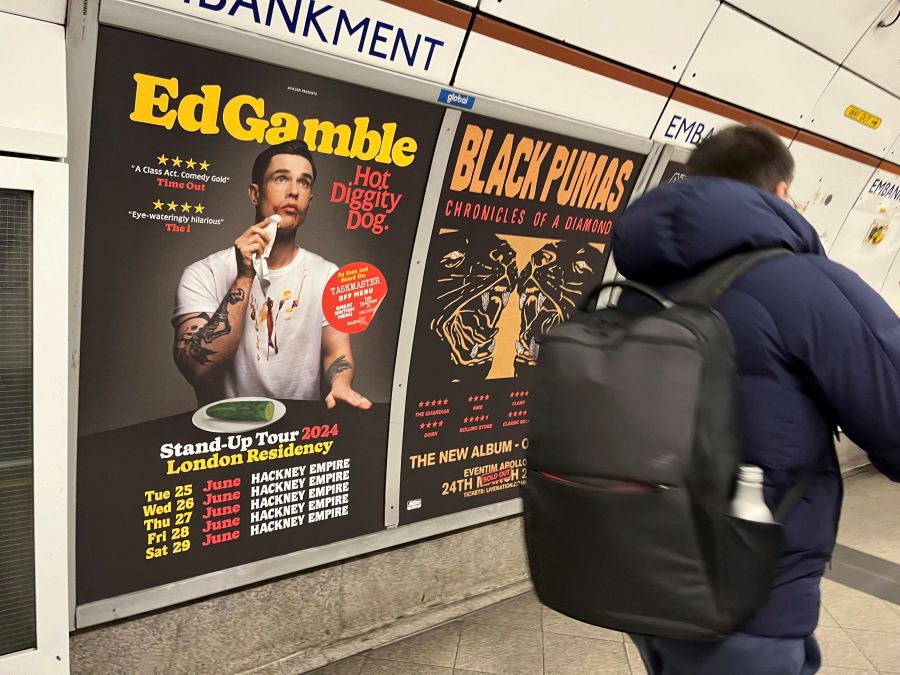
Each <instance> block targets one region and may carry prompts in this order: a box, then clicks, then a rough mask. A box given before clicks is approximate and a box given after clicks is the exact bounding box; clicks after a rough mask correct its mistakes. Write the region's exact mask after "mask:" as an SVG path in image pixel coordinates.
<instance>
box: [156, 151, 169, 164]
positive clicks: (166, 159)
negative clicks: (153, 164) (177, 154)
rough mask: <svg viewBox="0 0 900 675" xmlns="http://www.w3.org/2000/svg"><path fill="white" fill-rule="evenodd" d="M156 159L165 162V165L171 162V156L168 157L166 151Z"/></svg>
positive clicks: (161, 162)
mask: <svg viewBox="0 0 900 675" xmlns="http://www.w3.org/2000/svg"><path fill="white" fill-rule="evenodd" d="M156 159H157V161H158V162H159V163H160V164H163V165H168V163H169V158H168V157H166V153H163V154H161V155H160V156H159V157H157V158H156Z"/></svg>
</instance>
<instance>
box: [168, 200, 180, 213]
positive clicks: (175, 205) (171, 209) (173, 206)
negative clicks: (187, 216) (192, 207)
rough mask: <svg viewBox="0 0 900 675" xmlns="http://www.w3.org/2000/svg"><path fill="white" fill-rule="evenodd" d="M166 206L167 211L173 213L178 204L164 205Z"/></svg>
mask: <svg viewBox="0 0 900 675" xmlns="http://www.w3.org/2000/svg"><path fill="white" fill-rule="evenodd" d="M166 206H168V207H169V211H174V210H175V209H177V208H178V204H176V203H175V202H169V203H168V204H166Z"/></svg>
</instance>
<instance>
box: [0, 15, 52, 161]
mask: <svg viewBox="0 0 900 675" xmlns="http://www.w3.org/2000/svg"><path fill="white" fill-rule="evenodd" d="M0 36H2V39H0V82H2V83H3V90H4V92H5V94H4V95H3V96H0V151H6V152H21V153H25V154H30V155H45V156H48V157H64V156H65V154H66V38H65V30H64V29H63V27H62V26H59V25H56V24H53V23H48V22H46V21H38V20H36V19H26V18H24V17H21V16H16V15H14V14H0Z"/></svg>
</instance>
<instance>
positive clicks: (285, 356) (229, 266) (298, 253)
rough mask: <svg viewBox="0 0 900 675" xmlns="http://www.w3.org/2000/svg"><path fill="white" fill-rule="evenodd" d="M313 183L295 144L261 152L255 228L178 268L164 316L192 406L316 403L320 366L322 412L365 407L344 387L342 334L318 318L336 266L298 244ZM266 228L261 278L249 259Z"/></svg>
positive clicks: (347, 353)
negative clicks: (249, 400)
mask: <svg viewBox="0 0 900 675" xmlns="http://www.w3.org/2000/svg"><path fill="white" fill-rule="evenodd" d="M315 179H316V167H315V163H314V162H313V159H312V155H311V154H310V151H309V149H308V148H307V146H306V144H305V143H303V142H302V141H290V142H286V143H282V144H279V145H274V146H271V147H269V148H267V149H266V150H264V151H263V152H261V153H260V154H259V156H258V157H257V158H256V160H255V162H254V163H253V171H252V183H251V185H250V187H249V188H248V195H249V197H250V203H251V204H253V206H254V207H255V209H256V221H257V222H256V224H255V225H252V226H251V227H249V228H247V229H246V230H245V231H244V232H243V233H242V234H241V235H240V236H239V237H238V238H237V239H236V240H235V242H234V246H232V247H230V248H227V249H225V250H222V251H219V252H217V253H214V254H212V255H211V256H209V257H207V258H205V259H203V260H200V261H197V262H195V263H193V264H192V265H189V266H188V267H187V268H185V270H184V272H183V274H182V276H181V280H180V282H179V284H178V290H177V292H176V297H175V309H174V311H173V313H172V316H173V319H172V323H173V325H174V326H175V343H174V356H175V363H176V364H177V366H178V369H179V370H180V371H181V373H182V375H184V377H185V379H187V381H188V382H190V384H191V385H192V386H193V387H194V391H195V392H196V394H197V400H198V403H199V404H205V403H209V402H211V401H216V400H219V399H223V398H233V397H237V396H266V397H271V398H277V399H292V400H315V399H319V398H320V396H321V393H320V388H319V387H320V382H319V374H320V366H321V369H323V370H324V373H325V381H326V385H327V386H328V387H329V389H330V390H329V393H328V394H327V395H326V397H325V401H326V403H327V405H328V407H329V408H333V407H334V406H335V405H336V404H337V402H338V401H343V402H344V403H347V404H349V405H351V406H354V407H356V408H361V409H369V408H371V406H372V403H371V402H370V401H369V400H368V399H366V398H365V397H364V396H362V395H360V394H359V393H357V392H356V391H354V390H353V387H352V382H353V372H354V366H355V362H354V359H353V353H352V351H351V348H350V337H349V335H347V334H346V333H342V332H341V331H339V330H337V329H336V328H333V327H332V326H330V325H329V324H328V321H327V320H326V319H325V317H324V315H323V313H322V293H323V290H324V288H325V285H326V284H327V282H328V280H329V278H330V277H331V276H332V274H334V272H335V271H336V270H337V267H336V266H335V265H334V264H333V263H331V262H328V261H327V260H324V259H323V258H321V257H320V256H318V255H316V254H315V253H312V252H311V251H308V250H306V249H304V248H302V247H300V246H299V245H298V244H297V242H296V240H297V233H298V231H299V229H300V226H301V225H302V224H303V223H304V221H305V220H306V216H307V213H308V211H309V207H310V205H311V203H312V200H313V184H314V183H315ZM275 215H277V216H278V218H276V219H271V220H270V217H271V216H275ZM279 219H280V220H279ZM275 220H277V221H278V222H277V229H276V228H275V226H274V225H273V222H274V221H275ZM267 228H268V229H269V231H270V232H271V231H273V230H274V231H275V240H274V242H271V251H270V253H269V255H268V259H267V265H268V273H267V274H265V275H264V276H265V277H268V278H262V279H261V278H260V277H259V275H258V274H257V270H255V269H254V259H256V260H257V261H258V260H259V259H260V258H263V257H264V254H265V252H266V249H267V248H268V247H269V244H270V237H269V234H267Z"/></svg>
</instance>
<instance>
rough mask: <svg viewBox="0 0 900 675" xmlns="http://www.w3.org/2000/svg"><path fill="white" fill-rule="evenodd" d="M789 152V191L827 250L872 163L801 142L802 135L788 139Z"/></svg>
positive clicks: (857, 196) (864, 181)
mask: <svg viewBox="0 0 900 675" xmlns="http://www.w3.org/2000/svg"><path fill="white" fill-rule="evenodd" d="M791 155H793V157H794V161H795V162H796V170H795V172H794V181H793V183H791V187H790V195H791V197H792V198H793V199H794V201H795V202H797V206H798V209H797V210H798V211H800V213H802V214H803V215H804V216H806V219H807V220H809V222H810V223H812V225H813V227H815V228H816V232H818V233H819V237H820V238H821V239H822V244H823V245H824V246H825V250H826V251H828V250H829V249H830V248H831V246H832V244H833V243H834V241H835V237H836V236H837V234H838V232H839V231H840V229H841V226H842V225H843V223H844V221H845V220H846V218H847V214H849V213H850V210H851V209H852V208H853V206H854V205H855V204H856V200H857V199H858V198H859V195H860V193H861V192H862V190H863V188H865V187H868V185H869V179H870V178H871V177H872V174H873V173H874V171H875V167H874V166H873V165H872V164H871V163H869V164H866V163H864V162H862V161H857V160H854V159H850V158H848V157H844V156H842V155H839V154H836V153H834V152H829V151H828V150H824V149H822V148H820V147H816V146H815V145H811V144H810V143H809V142H803V138H802V137H800V138H798V139H796V140H795V141H794V142H793V143H791ZM876 163H877V160H876Z"/></svg>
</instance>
